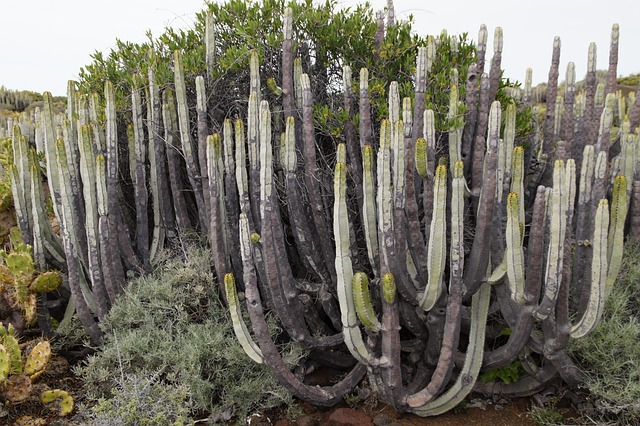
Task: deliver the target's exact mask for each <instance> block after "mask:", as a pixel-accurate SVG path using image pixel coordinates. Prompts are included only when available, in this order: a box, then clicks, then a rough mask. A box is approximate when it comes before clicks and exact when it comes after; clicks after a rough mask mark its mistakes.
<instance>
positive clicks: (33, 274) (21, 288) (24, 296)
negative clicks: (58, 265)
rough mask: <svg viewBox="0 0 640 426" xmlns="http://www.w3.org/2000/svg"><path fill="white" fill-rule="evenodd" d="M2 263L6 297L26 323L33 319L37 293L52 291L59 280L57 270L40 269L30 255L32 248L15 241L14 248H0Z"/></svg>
mask: <svg viewBox="0 0 640 426" xmlns="http://www.w3.org/2000/svg"><path fill="white" fill-rule="evenodd" d="M0 257H1V258H2V260H3V262H4V264H0V277H1V280H2V281H1V282H0V285H1V288H2V293H3V296H4V297H5V299H7V301H8V302H9V304H10V305H11V306H13V307H14V308H15V309H19V310H20V311H21V312H22V316H23V317H24V320H25V321H26V323H27V324H32V323H33V322H34V320H35V319H36V296H35V294H36V293H43V292H51V291H55V290H56V289H57V288H58V287H59V286H60V285H61V284H62V277H61V275H60V273H59V272H57V271H45V272H43V273H39V272H37V270H36V266H35V263H34V260H33V257H32V248H31V246H29V245H26V244H24V243H19V242H18V243H14V244H13V250H11V251H9V252H6V251H4V250H2V251H0Z"/></svg>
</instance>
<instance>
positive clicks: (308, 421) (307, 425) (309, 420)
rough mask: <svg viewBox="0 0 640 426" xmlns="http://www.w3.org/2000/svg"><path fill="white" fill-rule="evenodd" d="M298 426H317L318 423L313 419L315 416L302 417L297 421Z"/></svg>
mask: <svg viewBox="0 0 640 426" xmlns="http://www.w3.org/2000/svg"><path fill="white" fill-rule="evenodd" d="M296 425H297V426H317V425H318V421H317V420H316V419H314V418H313V416H309V415H306V416H301V417H298V418H297V419H296Z"/></svg>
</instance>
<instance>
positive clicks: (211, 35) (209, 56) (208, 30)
mask: <svg viewBox="0 0 640 426" xmlns="http://www.w3.org/2000/svg"><path fill="white" fill-rule="evenodd" d="M204 44H205V52H206V53H205V62H206V65H207V78H208V80H211V79H212V78H213V67H214V65H215V60H216V32H215V18H214V17H213V15H212V14H211V13H207V14H206V15H205V18H204Z"/></svg>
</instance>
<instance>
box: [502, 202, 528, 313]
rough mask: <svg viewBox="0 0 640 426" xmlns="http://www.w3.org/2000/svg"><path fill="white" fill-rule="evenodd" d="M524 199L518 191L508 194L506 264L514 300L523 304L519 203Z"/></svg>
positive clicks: (522, 263) (522, 262)
mask: <svg viewBox="0 0 640 426" xmlns="http://www.w3.org/2000/svg"><path fill="white" fill-rule="evenodd" d="M522 202H523V201H522V200H520V196H519V194H518V193H516V192H511V193H510V194H509V195H508V196H507V228H506V232H505V236H506V251H505V256H506V266H507V277H508V278H509V288H510V290H511V297H512V298H513V300H514V301H515V302H516V303H518V304H520V305H523V304H524V303H525V302H526V298H525V294H524V265H525V263H524V249H523V247H522V236H521V232H520V223H522V222H520V218H519V211H520V207H519V204H520V203H522Z"/></svg>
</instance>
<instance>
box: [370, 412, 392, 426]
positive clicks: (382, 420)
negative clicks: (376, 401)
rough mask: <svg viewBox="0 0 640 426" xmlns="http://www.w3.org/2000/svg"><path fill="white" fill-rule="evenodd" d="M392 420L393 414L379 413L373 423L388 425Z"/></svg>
mask: <svg viewBox="0 0 640 426" xmlns="http://www.w3.org/2000/svg"><path fill="white" fill-rule="evenodd" d="M391 422H392V419H391V416H390V415H388V414H387V413H381V414H378V415H377V416H375V417H374V418H373V424H374V425H375V426H388V425H389V424H390V423H391Z"/></svg>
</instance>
